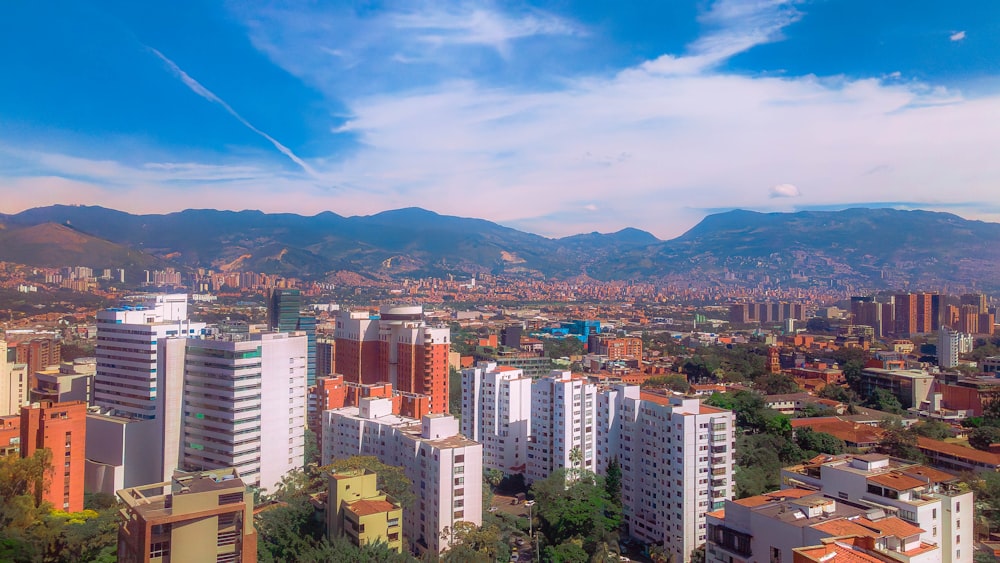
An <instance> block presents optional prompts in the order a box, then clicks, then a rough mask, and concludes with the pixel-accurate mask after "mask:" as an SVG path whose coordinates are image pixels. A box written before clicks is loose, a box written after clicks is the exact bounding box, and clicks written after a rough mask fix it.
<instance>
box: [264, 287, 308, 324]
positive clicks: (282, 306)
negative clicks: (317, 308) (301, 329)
mask: <svg viewBox="0 0 1000 563" xmlns="http://www.w3.org/2000/svg"><path fill="white" fill-rule="evenodd" d="M301 310H302V292H300V291H299V290H297V289H281V288H275V289H272V290H271V295H270V297H269V299H268V301H267V326H268V327H269V328H270V329H271V330H276V331H279V332H291V331H293V330H295V328H296V327H297V326H298V324H299V311H301Z"/></svg>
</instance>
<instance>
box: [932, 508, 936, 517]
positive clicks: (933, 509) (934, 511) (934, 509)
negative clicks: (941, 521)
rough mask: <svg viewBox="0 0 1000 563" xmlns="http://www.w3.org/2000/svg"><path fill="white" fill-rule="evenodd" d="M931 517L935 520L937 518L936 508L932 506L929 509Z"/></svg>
mask: <svg viewBox="0 0 1000 563" xmlns="http://www.w3.org/2000/svg"><path fill="white" fill-rule="evenodd" d="M931 518H934V519H935V520H936V519H937V509H936V508H932V509H931Z"/></svg>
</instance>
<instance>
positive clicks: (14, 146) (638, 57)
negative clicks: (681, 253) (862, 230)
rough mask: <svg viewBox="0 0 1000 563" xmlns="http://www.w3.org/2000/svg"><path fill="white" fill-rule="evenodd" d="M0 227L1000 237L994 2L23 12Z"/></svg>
mask: <svg viewBox="0 0 1000 563" xmlns="http://www.w3.org/2000/svg"><path fill="white" fill-rule="evenodd" d="M4 12H5V15H6V17H4V18H0V21H2V23H0V30H2V31H3V33H0V37H2V39H0V45H2V46H3V47H4V48H3V49H0V52H2V53H3V55H0V57H2V58H0V60H2V61H3V62H4V67H5V69H6V70H7V76H8V78H9V79H10V80H11V84H14V85H17V87H16V88H7V89H4V91H3V92H0V131H2V133H0V186H3V187H4V193H5V195H6V196H7V197H6V198H5V205H4V206H3V207H2V208H0V212H5V213H15V212H18V211H21V210H23V209H25V208H29V207H34V206H40V205H48V204H53V203H67V204H91V205H103V206H106V207H112V208H117V209H123V210H126V211H131V212H139V213H166V212H172V211H178V210H181V209H186V208H191V207H208V208H211V207H215V208H220V209H246V208H251V209H261V210H264V211H267V212H295V213H301V214H305V215H313V214H316V213H319V212H321V211H324V210H331V211H334V212H336V213H339V214H342V215H355V214H360V215H364V214H371V213H377V212H379V211H383V210H386V209H395V208H401V207H408V206H419V207H423V208H426V209H431V210H433V211H436V212H439V213H442V214H447V215H457V216H465V217H482V218H485V219H488V220H491V221H495V222H498V223H501V224H504V225H507V226H511V227H515V228H518V229H522V230H526V231H530V232H535V233H538V234H542V235H546V236H564V235H569V234H575V233H584V232H591V231H595V230H596V231H601V232H611V231H616V230H618V229H621V228H624V227H628V226H632V227H637V228H641V229H644V230H647V231H649V232H652V233H653V234H655V235H656V236H658V237H660V238H664V239H668V238H672V237H674V236H677V235H679V234H681V233H682V232H684V231H685V230H687V229H688V228H690V227H691V226H693V225H694V224H696V223H697V222H698V220H700V219H701V218H702V217H703V216H705V215H706V214H708V213H711V212H714V211H719V210H724V209H731V208H734V207H740V208H748V209H754V210H759V211H791V210H809V209H834V208H844V207H851V206H868V207H872V206H876V207H877V206H889V207H898V208H924V209H931V210H941V211H951V212H955V213H958V214H960V215H962V216H965V217H970V218H978V219H985V220H997V219H998V218H1000V200H998V199H997V196H996V195H995V190H993V189H992V186H993V185H994V184H995V183H996V181H997V180H998V179H1000V177H998V176H1000V170H998V169H997V168H996V167H995V166H994V165H992V164H991V159H990V158H989V156H988V153H987V152H986V151H988V147H990V146H994V145H995V143H996V141H998V140H1000V139H998V137H1000V133H997V132H996V130H995V128H990V127H988V125H987V123H988V119H985V118H986V117H988V116H989V115H992V114H995V113H996V112H997V110H998V108H1000V98H998V94H997V85H998V81H997V76H996V75H995V72H994V70H993V69H992V68H991V62H990V61H992V60H995V59H996V56H997V55H1000V44H998V42H996V41H992V40H991V39H992V38H993V37H995V36H996V33H997V31H998V30H997V29H996V28H997V24H996V22H997V21H1000V18H998V17H996V16H998V15H1000V7H997V6H995V5H992V4H990V3H988V2H964V3H962V4H960V5H948V6H943V5H939V4H936V3H933V2H920V3H919V4H917V5H914V4H913V3H906V4H904V3H902V2H885V3H879V4H878V5H877V6H871V5H868V4H866V3H861V2H842V3H837V5H833V4H832V3H822V2H807V1H803V2H794V1H781V0H775V1H766V2H764V1H758V2H744V1H738V0H719V1H716V2H710V3H701V2H673V3H668V5H664V6H660V5H657V4H654V3H650V4H649V5H643V6H629V7H627V8H622V7H617V8H615V10H614V11H607V9H606V8H604V7H602V6H596V7H595V6H589V5H585V4H582V3H580V4H565V3H540V4H536V5H528V4H518V5H499V4H482V5H472V4H455V3H434V4H420V3H418V4H406V5H399V4H393V3H387V4H378V5H368V6H365V7H361V8H358V7H351V6H346V5H344V4H341V3H311V4H307V5H299V6H297V7H295V8H287V7H277V6H272V5H260V4H255V3H239V4H237V3H232V4H227V5H222V6H210V7H206V6H202V5H200V4H197V3H180V4H172V5H171V7H170V8H169V9H164V10H157V9H156V8H150V7H147V6H133V5H129V4H126V3H115V2H106V3H105V2H97V3H89V4H71V3H65V4H63V5H62V6H60V7H59V8H58V9H55V10H53V9H51V8H42V7H40V6H35V5H30V4H25V5H12V6H8V7H5V8H4Z"/></svg>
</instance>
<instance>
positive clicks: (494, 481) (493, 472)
mask: <svg viewBox="0 0 1000 563" xmlns="http://www.w3.org/2000/svg"><path fill="white" fill-rule="evenodd" d="M483 480H484V481H486V482H487V483H489V485H490V486H491V487H493V488H496V487H498V486H499V485H500V483H501V482H502V481H503V471H500V470H499V469H486V470H483Z"/></svg>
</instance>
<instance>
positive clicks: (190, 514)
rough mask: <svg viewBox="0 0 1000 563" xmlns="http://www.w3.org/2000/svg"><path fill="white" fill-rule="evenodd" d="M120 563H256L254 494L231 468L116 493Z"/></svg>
mask: <svg viewBox="0 0 1000 563" xmlns="http://www.w3.org/2000/svg"><path fill="white" fill-rule="evenodd" d="M118 497H119V498H120V499H121V500H122V501H123V502H124V503H125V508H123V509H122V510H121V514H122V522H121V524H120V525H119V528H118V561H119V562H120V563H167V562H169V561H183V562H184V563H256V561H257V533H256V531H255V530H254V526H253V494H252V493H251V492H250V491H248V490H247V487H246V485H245V484H244V483H243V481H242V480H240V478H239V475H238V474H237V472H236V470H235V469H217V470H214V471H201V472H192V473H186V472H180V471H178V472H176V473H174V476H173V479H171V480H170V481H166V482H163V483H154V484H151V485H146V486H142V487H132V488H129V489H122V490H120V491H118Z"/></svg>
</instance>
